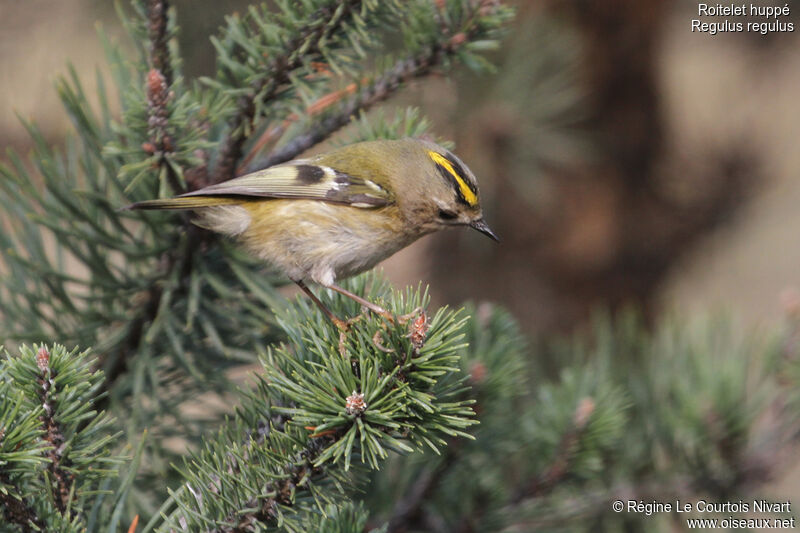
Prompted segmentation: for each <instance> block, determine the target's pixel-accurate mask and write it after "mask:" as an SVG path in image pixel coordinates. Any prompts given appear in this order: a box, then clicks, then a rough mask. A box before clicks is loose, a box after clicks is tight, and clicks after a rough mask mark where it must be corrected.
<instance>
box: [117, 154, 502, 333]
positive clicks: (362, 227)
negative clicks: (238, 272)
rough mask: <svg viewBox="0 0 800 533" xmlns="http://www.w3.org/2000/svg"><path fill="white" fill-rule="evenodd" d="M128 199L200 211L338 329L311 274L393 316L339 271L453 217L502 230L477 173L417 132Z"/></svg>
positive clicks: (349, 271) (368, 262)
mask: <svg viewBox="0 0 800 533" xmlns="http://www.w3.org/2000/svg"><path fill="white" fill-rule="evenodd" d="M125 209H191V210H194V211H196V213H197V214H198V215H199V218H198V219H197V220H195V221H194V222H195V223H196V224H197V225H199V226H201V227H204V228H206V229H209V230H212V231H216V232H219V233H222V234H225V235H229V236H232V237H236V238H237V239H238V240H239V241H241V242H242V243H243V244H244V246H245V247H246V248H247V249H248V250H249V251H250V252H251V253H253V254H255V255H256V256H257V257H259V258H261V259H263V260H265V261H266V262H267V263H269V264H270V265H272V266H273V267H275V268H277V269H278V270H280V271H281V272H283V273H284V274H286V275H287V276H288V277H289V279H291V280H292V281H293V282H295V283H297V285H298V286H299V287H300V288H301V289H302V290H303V292H305V293H306V294H307V295H308V296H309V297H310V298H311V299H312V300H313V301H314V303H316V304H317V305H318V306H319V307H320V309H322V311H323V312H324V313H325V315H326V316H328V318H329V319H330V320H331V321H332V322H333V323H334V324H336V325H337V326H338V327H339V329H340V330H346V329H347V323H346V322H345V321H343V320H341V319H340V318H338V317H336V316H335V315H334V313H332V312H331V311H330V310H329V309H327V307H326V306H325V305H324V304H323V303H322V302H321V301H320V300H319V299H318V298H317V297H316V296H315V295H314V293H312V292H311V290H310V289H309V288H308V286H307V285H306V282H309V281H310V282H314V283H318V284H320V285H322V286H323V287H327V288H329V289H332V290H334V291H337V292H339V293H341V294H343V295H345V296H347V297H349V298H352V299H353V300H355V301H356V302H358V303H359V304H361V305H362V306H364V307H366V308H368V309H370V310H372V311H373V312H375V313H378V314H380V315H382V316H385V317H387V318H389V319H391V315H390V314H389V313H388V312H387V311H386V310H385V309H383V308H381V307H380V306H378V305H376V304H373V303H372V302H369V301H367V300H365V299H364V298H362V297H360V296H358V295H356V294H353V293H351V292H350V291H348V290H346V289H344V288H342V287H339V286H338V285H336V280H337V279H342V278H346V277H349V276H353V275H355V274H359V273H361V272H364V271H365V270H369V269H370V268H372V267H373V266H375V265H376V264H377V263H379V262H380V261H382V260H384V259H386V258H387V257H389V256H391V255H392V254H394V253H395V252H397V251H399V250H401V249H403V248H405V247H406V246H408V245H409V244H411V243H412V242H414V241H416V240H417V239H419V238H420V237H422V236H423V235H427V234H428V233H432V232H434V231H437V230H440V229H444V228H448V227H453V226H469V227H471V228H474V229H476V230H478V231H480V232H481V233H483V234H485V235H488V236H489V237H491V238H492V239H494V240H496V241H498V240H499V239H498V238H497V236H496V235H495V234H494V232H493V231H492V230H491V229H490V228H489V226H488V225H487V224H486V222H485V221H484V220H483V214H482V211H481V205H480V194H479V192H478V183H477V181H476V179H475V175H474V174H473V173H472V172H471V171H470V170H469V168H467V166H466V165H465V164H464V163H462V162H461V160H460V159H458V158H457V157H456V156H455V155H453V154H452V153H450V152H449V151H447V150H445V149H444V148H442V147H441V146H438V145H437V144H434V143H432V142H428V141H424V140H420V139H412V138H406V139H400V140H393V141H388V140H380V141H367V142H360V143H356V144H351V145H348V146H345V147H342V148H339V149H336V150H333V151H331V152H327V153H325V154H322V155H318V156H314V157H311V158H309V159H298V160H294V161H290V162H288V163H284V164H280V165H276V166H274V167H270V168H267V169H264V170H260V171H257V172H253V173H251V174H247V175H245V176H241V177H238V178H234V179H231V180H228V181H225V182H222V183H218V184H215V185H211V186H209V187H205V188H203V189H199V190H196V191H192V192H188V193H186V194H181V195H180V196H176V197H174V198H164V199H158V200H146V201H143V202H137V203H135V204H131V205H129V206H128V207H126V208H125Z"/></svg>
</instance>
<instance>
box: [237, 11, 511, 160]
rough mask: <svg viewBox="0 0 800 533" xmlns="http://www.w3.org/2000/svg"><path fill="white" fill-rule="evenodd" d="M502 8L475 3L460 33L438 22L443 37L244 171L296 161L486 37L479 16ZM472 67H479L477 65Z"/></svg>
mask: <svg viewBox="0 0 800 533" xmlns="http://www.w3.org/2000/svg"><path fill="white" fill-rule="evenodd" d="M502 9H504V8H503V6H502V5H500V4H497V3H495V2H491V1H486V0H483V1H480V2H476V3H474V4H473V5H472V9H471V11H470V14H469V15H468V16H467V17H466V21H465V22H464V24H463V25H462V27H461V28H460V31H455V30H456V29H455V28H450V27H447V26H446V25H444V24H443V23H441V22H440V25H441V26H443V27H442V31H441V35H442V36H443V37H440V38H438V39H437V40H434V41H432V42H431V43H430V44H428V45H425V46H424V47H423V48H422V49H421V50H420V51H418V52H417V53H416V54H414V55H413V56H410V57H407V58H405V59H401V60H398V61H397V62H395V64H394V65H393V66H392V67H391V68H389V69H387V70H386V71H384V72H383V73H381V74H380V75H379V76H378V77H377V78H376V79H374V80H373V81H372V82H371V83H368V84H366V85H364V86H363V87H362V88H361V89H360V90H357V91H356V94H355V95H353V96H352V97H350V98H349V99H347V100H345V101H344V103H342V104H340V105H339V106H338V108H336V109H335V110H334V111H332V112H330V113H327V114H325V115H324V116H323V118H321V119H319V120H317V121H316V122H312V123H311V125H309V126H308V127H307V128H306V131H305V132H303V133H300V134H298V135H296V136H295V137H294V138H292V139H291V140H290V141H288V142H287V143H286V144H285V145H283V146H282V147H280V148H278V149H276V150H274V151H273V152H272V153H270V154H269V155H268V156H266V157H264V158H262V159H260V160H258V161H256V163H254V164H252V165H250V167H249V168H248V169H247V170H248V171H249V172H254V171H257V170H262V169H264V168H267V167H270V166H273V165H277V164H280V163H284V162H286V161H289V160H291V159H294V158H296V157H297V156H299V155H300V154H302V153H303V152H304V151H306V150H308V149H309V148H311V147H312V146H315V145H316V144H319V143H320V142H322V141H323V140H325V139H326V138H328V137H329V136H330V135H332V134H333V133H335V132H336V131H338V130H339V129H341V128H342V127H344V126H346V125H347V124H349V123H350V121H351V120H352V118H353V117H354V116H358V114H359V113H360V112H363V111H366V110H368V109H370V108H371V107H372V106H374V105H375V104H377V103H380V102H382V101H384V100H386V99H387V98H389V97H390V96H392V95H393V94H394V93H395V92H397V90H398V89H399V88H400V87H401V86H402V85H403V84H404V83H406V82H408V81H410V80H411V79H413V78H418V77H423V76H426V75H429V74H430V73H431V72H432V71H433V69H434V68H435V67H437V66H440V65H442V64H444V63H446V62H447V61H448V60H451V59H452V58H454V57H456V56H457V55H458V54H459V53H461V52H462V49H463V48H464V47H465V46H467V47H468V46H469V45H470V43H471V42H472V41H473V40H475V39H476V38H478V37H479V36H481V37H485V35H484V34H485V33H486V29H485V28H484V27H483V26H482V24H481V17H484V16H491V15H493V14H494V13H495V12H501V11H502ZM473 66H474V67H475V68H479V67H478V66H477V65H473ZM481 66H482V65H481ZM348 92H349V90H348ZM315 112H316V110H315Z"/></svg>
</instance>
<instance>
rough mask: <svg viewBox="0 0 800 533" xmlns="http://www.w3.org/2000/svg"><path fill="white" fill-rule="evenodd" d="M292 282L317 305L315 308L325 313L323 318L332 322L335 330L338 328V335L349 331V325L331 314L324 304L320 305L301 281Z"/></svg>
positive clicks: (319, 301)
mask: <svg viewBox="0 0 800 533" xmlns="http://www.w3.org/2000/svg"><path fill="white" fill-rule="evenodd" d="M294 282H295V283H297V286H298V287H300V289H301V290H302V291H303V292H304V293H306V295H307V296H308V297H309V298H311V301H312V302H314V303H315V304H317V307H319V308H320V309H321V310H322V312H323V313H325V316H327V317H328V318H329V319H330V321H331V322H333V323H334V325H335V326H336V327H337V328H339V332H340V333H344V332H346V331H347V330H349V329H350V323H349V322H347V321H345V320H342V319H341V318H339V317H337V316H336V315H334V314H333V311H331V310H330V309H328V308H327V307H325V304H324V303H322V301H321V300H320V299H319V298H317V296H316V295H315V294H314V293H313V292H311V289H309V288H308V285H306V284H305V283H304V282H303V280H294Z"/></svg>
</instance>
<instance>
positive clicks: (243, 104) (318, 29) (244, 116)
mask: <svg viewBox="0 0 800 533" xmlns="http://www.w3.org/2000/svg"><path fill="white" fill-rule="evenodd" d="M361 2H362V0H345V2H344V3H343V4H341V7H340V6H338V5H331V6H327V7H324V8H322V9H320V10H319V11H318V12H317V13H315V14H313V15H312V16H310V17H309V20H312V21H313V22H311V23H309V24H308V25H307V26H306V27H305V28H303V29H301V30H299V35H298V36H297V37H296V38H295V39H293V40H292V41H290V42H289V43H288V44H287V45H286V48H285V50H284V52H283V53H282V54H280V55H278V56H277V57H274V58H272V60H271V61H270V64H269V66H268V68H265V69H264V72H265V76H264V77H262V78H259V79H258V80H256V81H255V82H253V84H252V86H251V87H250V88H251V92H250V94H248V95H245V96H242V97H241V98H240V99H239V101H238V104H237V110H236V114H235V115H234V117H233V118H232V119H231V121H230V124H229V131H230V132H229V133H228V136H227V138H226V139H225V140H224V141H223V143H222V148H221V149H220V154H219V163H218V164H217V168H216V171H215V172H214V182H216V183H219V182H221V181H225V180H228V179H231V178H233V177H234V174H235V171H236V167H237V163H238V162H239V160H240V159H241V158H242V155H243V152H242V149H243V146H244V143H245V141H246V140H247V139H248V136H249V134H250V133H249V132H250V131H251V130H252V129H253V126H254V123H255V121H256V118H257V117H256V100H257V99H258V100H259V101H260V102H261V104H264V103H266V102H269V101H270V100H271V99H273V98H274V97H275V95H276V94H277V93H278V91H279V89H280V88H281V87H282V86H283V85H285V84H286V83H288V82H289V81H290V76H289V75H290V74H291V72H292V71H293V70H296V69H297V68H299V67H300V66H302V65H303V63H304V60H305V58H307V57H309V56H310V55H313V54H315V53H318V52H319V51H320V43H321V42H322V41H323V40H325V39H326V38H327V37H329V36H330V35H331V33H333V32H334V31H335V30H336V29H338V28H339V27H341V25H342V22H343V21H344V19H345V17H347V16H349V15H350V14H352V13H354V12H355V11H356V8H357V7H358V6H359V5H361ZM309 43H310V44H309ZM301 50H302V53H301Z"/></svg>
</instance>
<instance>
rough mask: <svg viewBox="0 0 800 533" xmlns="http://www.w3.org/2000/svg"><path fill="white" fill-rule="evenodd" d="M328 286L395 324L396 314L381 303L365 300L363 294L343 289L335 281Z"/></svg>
mask: <svg viewBox="0 0 800 533" xmlns="http://www.w3.org/2000/svg"><path fill="white" fill-rule="evenodd" d="M327 287H328V288H329V289H331V290H334V291H336V292H338V293H339V294H342V295H344V296H347V297H348V298H350V299H351V300H355V301H356V302H358V303H360V304H361V305H362V306H364V307H366V308H367V309H369V310H370V311H372V312H373V313H375V314H377V315H380V316H382V317H383V318H385V319H386V320H388V321H389V322H391V323H393V324H394V316H393V315H392V313H390V312H389V311H387V310H386V309H384V308H383V307H381V306H379V305H376V304H374V303H372V302H370V301H369V300H365V299H364V298H362V297H361V296H359V295H357V294H353V293H352V292H350V291H348V290H347V289H343V288H342V287H339V286H338V285H334V284H333V283H331V284H330V285H327Z"/></svg>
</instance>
